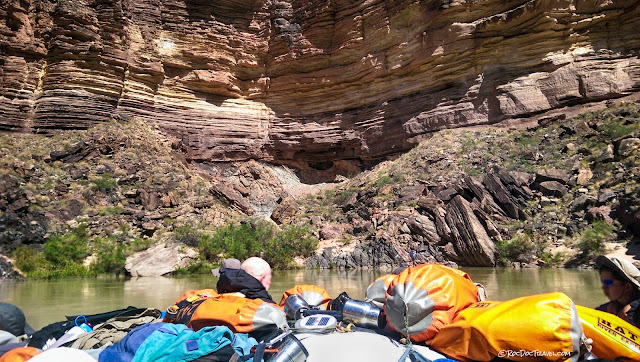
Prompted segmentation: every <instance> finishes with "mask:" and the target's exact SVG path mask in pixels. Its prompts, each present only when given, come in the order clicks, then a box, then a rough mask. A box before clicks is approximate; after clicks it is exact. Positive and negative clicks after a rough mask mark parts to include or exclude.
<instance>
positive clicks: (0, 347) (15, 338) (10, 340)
mask: <svg viewBox="0 0 640 362" xmlns="http://www.w3.org/2000/svg"><path fill="white" fill-rule="evenodd" d="M33 333H35V331H34V330H33V328H31V326H30V325H29V324H28V323H27V321H26V319H25V317H24V313H22V310H20V308H18V307H17V306H15V305H13V304H9V303H0V356H3V355H4V354H5V353H7V352H8V351H10V350H12V349H14V348H19V347H24V346H26V345H27V342H28V341H29V339H30V338H31V336H32V335H33Z"/></svg>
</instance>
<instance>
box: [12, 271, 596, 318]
mask: <svg viewBox="0 0 640 362" xmlns="http://www.w3.org/2000/svg"><path fill="white" fill-rule="evenodd" d="M465 271H466V272H468V273H469V275H470V276H471V278H472V279H473V280H474V281H476V282H479V283H482V284H484V285H485V286H486V287H487V291H488V293H489V298H490V299H491V300H508V299H512V298H516V297H520V296H525V295H532V294H538V293H547V292H554V291H561V292H564V293H565V294H567V295H568V296H569V297H570V298H572V299H573V300H574V302H575V303H576V304H581V305H585V306H588V307H595V306H597V305H599V304H601V303H603V302H605V301H606V299H605V297H604V295H603V294H602V290H601V289H600V281H599V278H598V273H597V272H596V271H594V270H571V269H498V268H496V269H492V268H465ZM382 274H384V272H381V271H378V270H350V271H344V270H288V271H277V272H274V276H273V281H272V284H271V289H270V290H269V292H270V294H271V295H272V296H273V299H274V300H275V301H276V302H279V301H280V297H281V296H282V292H283V291H285V290H287V289H289V288H291V287H292V286H294V285H295V284H315V285H319V286H321V287H323V288H325V289H326V290H327V292H328V293H329V295H330V296H332V297H335V296H337V295H338V294H340V293H341V292H343V291H345V292H347V293H348V294H349V295H350V296H351V297H353V298H356V299H362V298H363V297H364V292H365V290H366V287H367V286H368V285H369V284H370V283H371V282H372V281H373V280H375V279H376V278H377V277H378V276H380V275H382ZM216 281H217V278H214V277H213V276H211V274H208V275H196V276H187V277H166V278H165V277H157V278H96V279H65V280H29V281H26V282H6V281H5V282H1V283H0V300H1V301H3V302H9V303H13V304H16V305H18V306H20V308H22V310H23V311H24V312H25V315H26V316H27V320H28V322H29V323H30V324H31V325H32V326H33V327H34V328H36V329H40V328H42V327H44V326H45V325H47V324H49V323H52V322H55V321H59V320H63V319H64V316H65V315H73V314H79V313H84V314H93V313H101V312H105V311H109V310H113V309H119V308H125V307H127V306H129V305H132V306H135V307H152V308H158V309H161V310H164V309H165V308H167V307H168V306H169V305H171V304H172V303H173V302H174V301H175V300H176V298H178V297H179V296H180V295H181V294H182V293H184V292H185V291H187V290H191V289H203V288H215V284H216Z"/></svg>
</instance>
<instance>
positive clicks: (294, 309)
mask: <svg viewBox="0 0 640 362" xmlns="http://www.w3.org/2000/svg"><path fill="white" fill-rule="evenodd" d="M309 308H310V307H309V304H307V302H306V301H305V300H304V299H303V298H302V297H301V296H299V295H297V294H291V295H290V296H288V297H287V299H285V301H284V312H285V314H286V315H287V318H288V319H296V320H297V319H300V318H302V312H303V311H305V310H307V309H309Z"/></svg>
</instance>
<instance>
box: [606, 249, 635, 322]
mask: <svg viewBox="0 0 640 362" xmlns="http://www.w3.org/2000/svg"><path fill="white" fill-rule="evenodd" d="M596 266H597V268H598V270H599V272H600V281H601V282H602V291H603V292H604V295H606V296H607V298H609V302H607V303H605V304H603V305H601V306H599V307H597V308H596V309H597V310H601V311H605V312H608V313H611V314H614V315H617V316H618V317H620V318H622V319H624V320H625V321H627V322H630V323H632V324H634V325H636V326H638V324H640V323H639V322H640V311H638V312H637V313H636V309H638V305H639V304H640V270H638V268H636V267H635V266H634V265H633V264H632V263H631V262H629V261H627V260H625V259H622V258H617V257H615V256H614V257H611V258H609V257H606V256H604V255H600V256H598V257H597V258H596ZM636 314H637V315H636Z"/></svg>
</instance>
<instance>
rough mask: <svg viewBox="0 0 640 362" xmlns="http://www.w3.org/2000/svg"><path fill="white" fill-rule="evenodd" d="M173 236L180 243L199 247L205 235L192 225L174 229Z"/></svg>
mask: <svg viewBox="0 0 640 362" xmlns="http://www.w3.org/2000/svg"><path fill="white" fill-rule="evenodd" d="M173 235H174V237H175V238H176V241H178V242H181V243H183V244H185V245H189V246H198V244H199V243H200V239H201V237H202V235H203V234H202V232H200V231H198V230H196V229H194V228H193V226H191V225H184V226H179V227H177V228H175V229H173Z"/></svg>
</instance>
